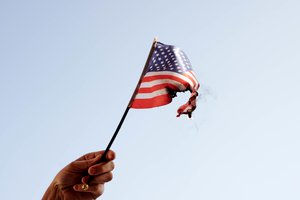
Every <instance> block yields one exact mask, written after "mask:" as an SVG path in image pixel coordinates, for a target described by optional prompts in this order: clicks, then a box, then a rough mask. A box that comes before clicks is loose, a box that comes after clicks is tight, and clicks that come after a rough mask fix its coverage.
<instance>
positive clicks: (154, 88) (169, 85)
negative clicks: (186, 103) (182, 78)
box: [138, 83, 179, 93]
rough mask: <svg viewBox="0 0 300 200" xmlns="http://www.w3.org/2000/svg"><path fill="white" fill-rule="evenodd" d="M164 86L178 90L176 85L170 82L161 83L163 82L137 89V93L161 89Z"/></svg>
mask: <svg viewBox="0 0 300 200" xmlns="http://www.w3.org/2000/svg"><path fill="white" fill-rule="evenodd" d="M164 88H170V89H172V90H175V91H178V90H179V89H178V87H176V86H174V85H172V84H170V83H163V84H159V85H154V86H152V87H150V88H140V89H139V90H138V93H151V92H154V91H156V90H161V89H164Z"/></svg>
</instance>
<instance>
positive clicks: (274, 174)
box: [0, 0, 300, 200]
mask: <svg viewBox="0 0 300 200" xmlns="http://www.w3.org/2000/svg"><path fill="white" fill-rule="evenodd" d="M299 11H300V2H299V1H297V0H294V1H292V0H282V1H279V0H273V1H271V0H256V1H255V0H253V1H246V0H244V1H241V0H240V1H238V0H229V1H220V0H212V1H199V0H194V1H192V0H190V1H189V0H186V1H176V0H172V1H171V0H168V1H158V0H153V1H137V0H136V1H133V0H129V1H101V0H97V1H95V0H84V1H83V0H66V1H61V0H60V1H57V0H52V1H37V0H35V1H33V0H28V1H21V0H1V1H0V97H1V98H0V157H1V165H0V166H1V171H0V180H1V181H0V194H1V197H0V199H6V200H10V199H12V200H15V199H24V200H31V199H41V197H42V195H43V193H44V191H45V190H46V188H47V187H48V185H49V184H50V182H51V181H52V179H53V177H54V176H55V175H56V173H57V172H58V171H59V170H60V169H61V168H63V167H64V166H65V165H67V164H68V163H69V162H71V161H73V160H74V159H76V158H77V157H79V156H81V155H83V154H85V153H88V152H91V151H97V150H101V149H104V148H105V147H106V145H107V143H108V142H109V140H110V137H111V136H112V134H113V132H114V130H115V128H116V126H117V124H118V122H119V120H120V118H121V116H122V114H123V112H124V110H125V107H126V105H127V103H128V101H129V98H130V96H131V94H132V92H133V90H134V88H135V85H136V83H137V81H138V78H139V76H140V73H141V70H142V68H143V66H144V63H145V61H146V58H147V55H148V52H149V49H150V46H151V43H152V40H153V38H154V37H155V36H158V38H159V40H160V41H161V42H164V43H166V44H173V45H176V46H178V47H181V48H182V49H183V50H184V51H185V53H186V54H187V55H188V57H189V59H190V61H191V63H192V65H193V68H194V71H195V73H196V74H197V75H198V79H199V81H200V83H201V85H202V87H201V88H200V93H201V95H202V98H201V99H199V101H198V108H197V110H196V111H195V113H194V118H193V120H190V119H187V118H186V117H185V116H184V117H181V118H176V117H175V116H176V110H177V108H178V107H179V106H180V105H181V104H182V103H184V102H185V101H186V100H187V99H188V97H189V94H188V93H185V94H180V95H179V97H178V98H177V99H174V101H173V102H172V103H171V104H169V105H167V106H164V107H160V108H155V109H148V110H130V112H129V114H128V117H127V119H126V121H125V123H124V125H123V127H122V129H121V132H120V135H119V136H118V138H117V140H116V142H115V143H114V145H113V147H112V149H114V150H115V151H116V153H117V159H116V161H115V163H116V169H115V171H114V179H113V181H112V182H110V183H108V184H107V185H106V187H105V193H104V195H103V196H102V198H100V199H104V200H117V199H122V200H141V199H142V200H153V199H172V200H185V199H189V200H198V199H203V200H253V199H255V200H266V199H272V200H283V199H284V200H286V199H288V200H299V199H300V190H299V187H300V170H299V169H300V158H299V153H300V128H299V112H300V105H299V102H300V94H299V92H300V70H299V66H300V56H299V54H300V39H299V36H300V14H299Z"/></svg>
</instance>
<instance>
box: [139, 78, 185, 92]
mask: <svg viewBox="0 0 300 200" xmlns="http://www.w3.org/2000/svg"><path fill="white" fill-rule="evenodd" d="M163 83H169V84H172V85H175V86H176V87H178V88H179V90H180V91H184V90H186V87H185V86H184V85H183V84H182V83H180V82H178V81H174V80H172V79H159V80H155V81H150V82H143V83H142V84H141V86H140V88H151V87H153V86H156V85H160V84H163Z"/></svg>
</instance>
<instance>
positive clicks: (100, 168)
mask: <svg viewBox="0 0 300 200" xmlns="http://www.w3.org/2000/svg"><path fill="white" fill-rule="evenodd" d="M114 168H115V164H114V163H113V162H112V161H110V162H106V163H99V164H95V165H93V166H91V167H90V168H89V169H88V173H89V174H90V175H93V176H97V175H101V174H104V173H107V172H110V171H112V170H113V169H114Z"/></svg>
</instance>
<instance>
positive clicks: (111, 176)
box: [106, 172, 113, 182]
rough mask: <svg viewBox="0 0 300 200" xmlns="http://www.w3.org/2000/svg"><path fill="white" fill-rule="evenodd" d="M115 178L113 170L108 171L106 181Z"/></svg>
mask: <svg viewBox="0 0 300 200" xmlns="http://www.w3.org/2000/svg"><path fill="white" fill-rule="evenodd" d="M112 179H113V174H112V173H111V172H109V173H107V178H106V181H107V182H108V181H111V180H112Z"/></svg>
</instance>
